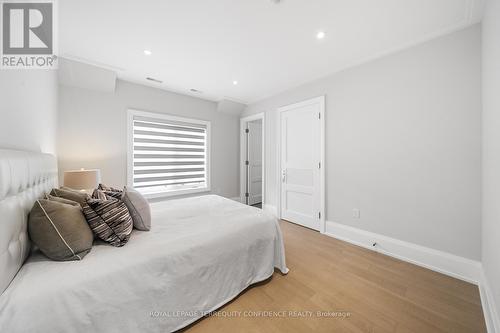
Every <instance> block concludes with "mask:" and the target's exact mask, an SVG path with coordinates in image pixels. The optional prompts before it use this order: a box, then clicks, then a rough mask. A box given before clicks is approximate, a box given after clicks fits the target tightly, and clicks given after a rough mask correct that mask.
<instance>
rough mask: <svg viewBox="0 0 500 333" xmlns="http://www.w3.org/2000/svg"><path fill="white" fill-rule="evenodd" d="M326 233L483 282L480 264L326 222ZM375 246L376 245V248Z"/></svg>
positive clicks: (406, 259)
mask: <svg viewBox="0 0 500 333" xmlns="http://www.w3.org/2000/svg"><path fill="white" fill-rule="evenodd" d="M325 234H326V235H328V236H331V237H334V238H337V239H340V240H343V241H346V242H349V243H352V244H354V245H358V246H361V247H364V248H367V249H370V250H372V251H377V252H380V253H382V254H386V255H389V256H391V257H394V258H397V259H401V260H404V261H407V262H410V263H412V264H415V265H418V266H422V267H425V268H428V269H431V270H433V271H436V272H439V273H443V274H446V275H449V276H452V277H455V278H458V279H460V280H464V281H467V282H471V283H474V284H479V283H480V282H481V271H482V267H481V263H480V262H479V261H475V260H471V259H467V258H463V257H459V256H456V255H453V254H450V253H447V252H443V251H438V250H434V249H431V248H428V247H425V246H421V245H417V244H413V243H409V242H405V241H401V240H398V239H394V238H390V237H387V236H383V235H379V234H376V233H372V232H369V231H365V230H361V229H357V228H353V227H350V226H346V225H343V224H340V223H336V222H331V221H327V222H326V232H325ZM373 243H376V244H377V245H376V246H373ZM498 333H500V332H498Z"/></svg>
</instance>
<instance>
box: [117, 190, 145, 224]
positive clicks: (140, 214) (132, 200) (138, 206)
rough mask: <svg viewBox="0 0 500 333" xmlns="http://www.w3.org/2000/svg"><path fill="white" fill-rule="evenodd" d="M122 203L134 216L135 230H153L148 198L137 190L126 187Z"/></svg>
mask: <svg viewBox="0 0 500 333" xmlns="http://www.w3.org/2000/svg"><path fill="white" fill-rule="evenodd" d="M122 201H123V202H124V203H125V205H127V208H128V210H129V212H130V215H131V216H132V221H134V228H136V229H137V230H142V231H149V230H150V229H151V208H150V207H149V202H148V201H147V200H146V198H144V196H143V195H142V194H141V193H139V192H138V191H136V190H135V189H133V188H131V187H127V186H125V187H124V188H123V195H122Z"/></svg>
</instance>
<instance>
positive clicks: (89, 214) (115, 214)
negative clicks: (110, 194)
mask: <svg viewBox="0 0 500 333" xmlns="http://www.w3.org/2000/svg"><path fill="white" fill-rule="evenodd" d="M83 213H84V214H85V217H86V218H87V222H88V224H89V226H90V229H92V231H93V232H94V234H95V235H96V236H97V237H99V238H100V239H102V240H103V241H105V242H108V243H109V244H111V245H113V246H123V245H125V244H126V243H127V242H128V240H129V238H130V234H131V233H132V227H133V223H132V217H131V216H130V213H129V211H128V208H127V206H125V203H124V202H123V201H121V200H117V199H110V200H99V199H89V200H87V202H86V204H84V206H83Z"/></svg>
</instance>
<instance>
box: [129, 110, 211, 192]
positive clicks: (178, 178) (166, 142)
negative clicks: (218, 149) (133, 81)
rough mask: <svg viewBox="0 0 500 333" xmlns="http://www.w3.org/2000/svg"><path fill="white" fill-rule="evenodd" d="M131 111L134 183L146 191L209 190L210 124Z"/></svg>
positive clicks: (141, 190) (137, 187)
mask: <svg viewBox="0 0 500 333" xmlns="http://www.w3.org/2000/svg"><path fill="white" fill-rule="evenodd" d="M131 112H132V114H131V115H129V122H130V121H131V122H132V152H131V154H132V160H133V164H132V170H131V171H132V172H131V173H132V175H130V174H129V182H130V180H132V186H133V187H134V188H136V189H137V190H139V191H140V192H142V193H145V194H148V193H151V194H157V193H176V192H196V190H206V189H207V188H208V186H209V180H208V160H209V159H208V151H209V149H208V142H209V128H210V123H209V122H207V121H202V120H196V119H186V118H179V117H172V116H168V115H163V114H151V113H145V112H141V111H131ZM129 173H130V171H129ZM131 176H132V177H131ZM130 178H132V179H130Z"/></svg>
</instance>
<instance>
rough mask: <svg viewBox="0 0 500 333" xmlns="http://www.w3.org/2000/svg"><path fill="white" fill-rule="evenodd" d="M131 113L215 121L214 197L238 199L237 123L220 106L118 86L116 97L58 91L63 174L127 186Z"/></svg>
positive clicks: (73, 89)
mask: <svg viewBox="0 0 500 333" xmlns="http://www.w3.org/2000/svg"><path fill="white" fill-rule="evenodd" d="M128 108H133V109H138V110H144V111H153V112H164V113H168V114H173V115H179V116H183V117H192V118H197V119H204V120H210V121H211V125H212V127H211V129H212V131H211V139H212V150H211V154H212V155H211V183H212V184H211V185H212V186H211V187H212V192H214V193H218V194H221V195H224V196H227V197H235V196H238V192H239V190H238V184H239V183H238V177H239V175H238V163H239V161H238V153H239V148H238V145H239V138H238V133H239V119H238V118H237V117H235V116H231V115H227V114H224V113H220V112H217V111H216V103H214V102H210V101H206V100H202V99H199V98H194V97H190V96H185V95H180V94H175V93H170V92H167V91H164V90H160V89H155V88H150V87H146V86H142V85H138V84H133V83H129V82H125V81H120V80H119V81H118V82H117V86H116V91H115V92H114V93H108V92H98V91H91V90H86V89H82V88H76V87H69V86H62V85H61V86H60V94H59V110H60V111H59V113H60V118H59V124H60V126H59V132H58V144H59V146H58V149H59V156H58V157H59V170H60V173H61V174H62V172H63V171H64V170H70V169H77V168H99V169H101V175H102V181H103V182H104V183H106V184H109V185H112V186H118V187H121V186H123V185H125V184H126V181H127V179H126V173H127V132H126V130H127V118H126V111H127V109H128Z"/></svg>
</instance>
